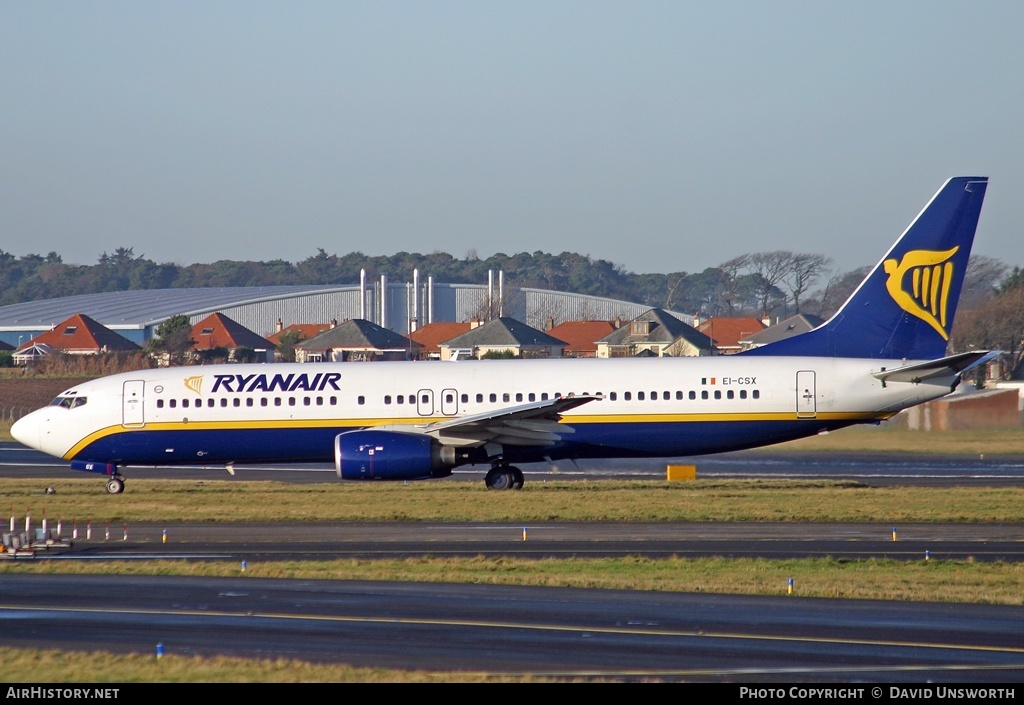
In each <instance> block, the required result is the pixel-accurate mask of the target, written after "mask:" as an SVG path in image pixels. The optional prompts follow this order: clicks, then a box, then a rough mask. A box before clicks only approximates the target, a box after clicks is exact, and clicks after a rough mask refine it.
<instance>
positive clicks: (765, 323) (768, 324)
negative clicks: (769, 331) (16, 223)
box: [761, 316, 772, 328]
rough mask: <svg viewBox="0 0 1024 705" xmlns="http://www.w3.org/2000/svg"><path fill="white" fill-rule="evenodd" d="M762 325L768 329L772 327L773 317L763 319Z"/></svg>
mask: <svg viewBox="0 0 1024 705" xmlns="http://www.w3.org/2000/svg"><path fill="white" fill-rule="evenodd" d="M761 323H763V324H764V327H765V328H767V327H768V326H770V325H771V324H772V317H771V316H764V317H762V318H761Z"/></svg>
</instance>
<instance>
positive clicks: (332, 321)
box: [331, 318, 338, 328]
mask: <svg viewBox="0 0 1024 705" xmlns="http://www.w3.org/2000/svg"><path fill="white" fill-rule="evenodd" d="M337 327H338V319H337V318H332V319H331V328H337Z"/></svg>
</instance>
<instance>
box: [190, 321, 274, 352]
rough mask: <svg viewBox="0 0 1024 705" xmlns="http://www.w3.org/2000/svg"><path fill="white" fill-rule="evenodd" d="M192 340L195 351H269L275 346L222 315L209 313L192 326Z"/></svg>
mask: <svg viewBox="0 0 1024 705" xmlns="http://www.w3.org/2000/svg"><path fill="white" fill-rule="evenodd" d="M207 331H208V332H207ZM192 340H194V341H195V343H196V344H195V346H194V349H195V350H210V349H212V348H229V349H234V348H238V347H242V346H244V347H247V348H252V349H254V350H256V349H263V350H271V349H273V348H274V347H275V346H274V345H273V343H271V342H270V341H269V340H267V339H266V338H264V337H263V336H261V335H256V334H255V333H253V332H252V331H251V330H249V329H248V328H246V327H245V326H243V325H242V324H241V323H237V322H235V321H233V320H231V319H230V318H228V317H227V316H225V315H224V314H223V313H211V314H210V315H209V316H207V317H206V318H204V319H203V320H201V321H199V323H196V324H195V325H194V326H192Z"/></svg>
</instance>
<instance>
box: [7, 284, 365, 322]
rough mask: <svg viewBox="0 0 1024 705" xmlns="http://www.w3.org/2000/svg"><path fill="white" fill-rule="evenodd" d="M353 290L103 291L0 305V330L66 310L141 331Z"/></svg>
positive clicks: (54, 317) (56, 317) (57, 316)
mask: <svg viewBox="0 0 1024 705" xmlns="http://www.w3.org/2000/svg"><path fill="white" fill-rule="evenodd" d="M358 289H359V286H358V285H353V286H330V285H319V286H311V285H305V286H303V285H293V286H233V287H220V288H202V289H140V290H133V291H107V292H103V293H99V294H80V295H78V296H65V297H61V298H56V299H43V300H41V301H27V302H24V303H20V304H10V305H8V306H0V327H3V328H6V329H8V330H18V329H25V330H30V329H31V330H34V329H38V328H49V327H51V326H53V325H56V324H57V323H60V322H61V321H63V320H64V319H65V318H67V317H68V315H69V313H68V312H69V311H70V312H72V313H83V314H85V315H87V316H89V317H91V318H94V319H96V320H97V321H101V322H102V323H103V325H105V326H106V327H108V328H122V329H125V328H128V329H132V328H134V329H143V328H146V327H148V326H153V325H157V324H159V323H162V322H163V321H165V320H167V319H168V318H170V317H171V316H175V315H178V314H185V315H187V316H190V317H191V316H196V315H200V314H205V313H214V312H216V311H218V310H220V309H222V308H225V307H228V306H240V305H246V304H254V303H260V302H264V301H276V300H280V299H288V298H294V297H298V296H306V295H308V294H314V293H316V294H323V293H331V292H348V291H357V290H358Z"/></svg>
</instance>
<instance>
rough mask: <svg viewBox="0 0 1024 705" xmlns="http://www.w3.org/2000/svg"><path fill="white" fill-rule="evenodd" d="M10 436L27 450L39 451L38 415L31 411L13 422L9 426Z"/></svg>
mask: <svg viewBox="0 0 1024 705" xmlns="http://www.w3.org/2000/svg"><path fill="white" fill-rule="evenodd" d="M11 435H12V436H14V440H16V441H18V443H21V444H22V445H26V446H28V447H29V448H34V449H35V450H39V415H38V413H37V412H35V411H33V412H32V413H31V414H29V415H28V416H24V417H22V418H20V419H18V420H17V421H15V422H14V425H13V426H11Z"/></svg>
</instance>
